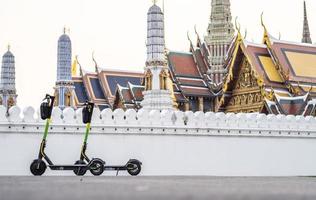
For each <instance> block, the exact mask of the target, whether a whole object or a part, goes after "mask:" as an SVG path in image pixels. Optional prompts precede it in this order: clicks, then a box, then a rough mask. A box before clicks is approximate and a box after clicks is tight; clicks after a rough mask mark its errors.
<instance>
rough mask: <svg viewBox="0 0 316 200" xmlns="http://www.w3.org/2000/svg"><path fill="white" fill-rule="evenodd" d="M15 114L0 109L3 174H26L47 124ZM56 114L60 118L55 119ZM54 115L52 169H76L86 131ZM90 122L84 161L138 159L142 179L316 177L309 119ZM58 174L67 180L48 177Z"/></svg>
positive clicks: (168, 117) (166, 117) (162, 116)
mask: <svg viewBox="0 0 316 200" xmlns="http://www.w3.org/2000/svg"><path fill="white" fill-rule="evenodd" d="M16 110H18V109H17V108H13V109H11V110H10V112H9V113H10V116H9V118H8V117H4V116H2V117H1V107H0V121H2V122H1V124H0V156H1V158H2V159H0V175H30V172H29V164H30V163H31V162H32V160H33V159H35V158H36V156H37V155H38V149H39V145H40V142H41V137H42V132H43V128H44V127H43V124H44V123H43V122H42V121H40V120H37V119H36V118H33V121H32V120H30V119H32V118H27V117H26V116H28V114H27V112H26V111H24V115H23V117H22V118H19V114H18V115H16V114H14V113H15V112H16ZM26 110H27V109H26ZM33 111H34V109H33ZM56 113H59V114H61V115H62V118H60V119H59V118H56ZM69 113H70V114H69ZM71 113H72V114H73V115H72V114H71ZM33 115H34V112H33ZM134 115H135V116H137V118H135V119H134V117H135V116H134ZM175 115H176V116H177V117H175ZM14 116H15V117H14ZM54 116H55V118H54V119H53V120H55V123H53V126H52V127H53V129H52V130H50V134H49V136H48V143H47V153H48V155H49V156H50V157H51V159H52V160H53V161H54V162H56V163H57V164H73V163H74V162H75V161H76V160H77V159H78V158H79V152H80V146H81V143H82V140H83V133H84V126H83V124H81V122H80V120H78V121H77V119H76V116H77V118H78V119H80V111H78V112H77V114H75V113H74V111H69V110H65V111H64V113H62V112H59V111H58V110H57V109H55V110H54ZM71 116H73V117H71ZM98 116H99V117H98ZM100 116H102V118H101V117H100ZM109 116H110V117H109ZM112 116H114V119H112ZM124 116H125V118H127V119H124ZM180 116H182V117H180ZM183 116H186V117H185V118H186V119H185V121H187V123H188V125H184V122H183V120H184V119H183ZM16 117H17V118H16ZM95 117H96V118H94V126H93V127H92V132H91V133H92V134H91V135H90V138H89V146H88V151H87V154H88V155H91V157H99V158H102V159H104V160H105V161H106V162H107V163H108V164H125V163H126V161H127V160H128V159H130V158H136V159H139V160H140V161H142V162H143V171H142V175H212V176H298V175H301V176H303V175H306V176H307V175H309V176H310V175H316V159H315V154H316V137H315V136H316V131H315V130H316V129H315V124H316V123H315V119H314V118H312V117H308V118H302V117H294V116H263V115H257V114H252V115H244V114H242V115H234V114H226V115H225V114H223V113H218V114H214V113H207V114H204V113H195V114H193V113H185V114H184V113H180V112H176V113H173V112H172V113H169V112H168V114H166V112H162V113H159V112H156V111H152V112H151V113H147V112H146V111H140V112H139V113H135V112H134V111H128V112H126V113H125V112H123V111H121V110H118V111H115V112H114V113H112V112H111V111H109V110H107V111H104V112H103V113H100V112H98V111H96V112H95ZM131 117H132V118H133V119H134V120H133V119H130V118H131ZM142 117H144V118H142ZM175 118H177V119H175ZM179 118H181V120H180V119H179ZM26 119H27V120H26ZM58 119H59V121H58ZM72 119H73V120H72ZM104 119H108V120H106V121H104ZM6 120H7V121H6ZM181 121H182V123H183V125H181V123H180V122H181ZM168 122H169V123H168ZM77 128H78V129H79V130H77ZM57 174H61V175H68V174H69V175H72V173H71V172H51V171H48V173H47V175H57ZM106 174H108V175H115V173H114V172H110V173H109V172H107V173H106ZM120 174H122V175H124V174H126V173H120Z"/></svg>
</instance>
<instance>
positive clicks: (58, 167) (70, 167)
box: [48, 165, 88, 170]
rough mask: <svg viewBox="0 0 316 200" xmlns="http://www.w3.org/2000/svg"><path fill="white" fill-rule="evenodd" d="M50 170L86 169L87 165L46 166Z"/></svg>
mask: <svg viewBox="0 0 316 200" xmlns="http://www.w3.org/2000/svg"><path fill="white" fill-rule="evenodd" d="M48 167H49V168H50V169H51V170H74V169H78V168H88V166H87V165H48Z"/></svg>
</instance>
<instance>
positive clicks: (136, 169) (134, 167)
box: [127, 160, 142, 176]
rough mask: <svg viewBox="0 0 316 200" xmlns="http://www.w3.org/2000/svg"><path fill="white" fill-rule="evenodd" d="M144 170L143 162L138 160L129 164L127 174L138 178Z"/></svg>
mask: <svg viewBox="0 0 316 200" xmlns="http://www.w3.org/2000/svg"><path fill="white" fill-rule="evenodd" d="M141 170H142V165H141V162H139V161H138V160H131V161H129V162H128V163H127V172H128V173H129V174H130V175H131V176H137V175H138V174H139V173H140V171H141Z"/></svg>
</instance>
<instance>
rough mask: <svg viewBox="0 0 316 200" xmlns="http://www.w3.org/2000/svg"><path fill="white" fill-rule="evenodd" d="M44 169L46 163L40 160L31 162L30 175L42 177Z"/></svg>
mask: <svg viewBox="0 0 316 200" xmlns="http://www.w3.org/2000/svg"><path fill="white" fill-rule="evenodd" d="M46 168H47V166H46V163H45V162H44V161H43V160H41V159H36V160H33V162H32V163H31V165H30V170H31V173H32V174H33V175H34V176H42V175H43V174H44V173H45V171H46Z"/></svg>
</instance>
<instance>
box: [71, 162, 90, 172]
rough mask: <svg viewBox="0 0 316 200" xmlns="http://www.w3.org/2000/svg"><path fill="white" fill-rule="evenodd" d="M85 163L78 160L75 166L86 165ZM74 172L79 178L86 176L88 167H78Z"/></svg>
mask: <svg viewBox="0 0 316 200" xmlns="http://www.w3.org/2000/svg"><path fill="white" fill-rule="evenodd" d="M85 164H86V163H85V161H83V160H77V161H76V162H75V165H85ZM73 172H74V173H75V174H76V175H77V176H84V175H85V174H86V172H87V169H86V167H78V168H76V169H74V170H73Z"/></svg>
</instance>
